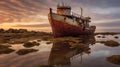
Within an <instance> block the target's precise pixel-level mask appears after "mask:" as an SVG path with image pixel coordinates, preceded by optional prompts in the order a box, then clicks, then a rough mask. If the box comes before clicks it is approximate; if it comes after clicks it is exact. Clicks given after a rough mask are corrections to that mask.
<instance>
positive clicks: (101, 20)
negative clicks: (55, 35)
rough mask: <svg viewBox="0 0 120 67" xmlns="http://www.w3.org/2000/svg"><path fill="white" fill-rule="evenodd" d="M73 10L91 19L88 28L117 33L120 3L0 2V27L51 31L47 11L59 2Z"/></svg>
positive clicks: (84, 0)
mask: <svg viewBox="0 0 120 67" xmlns="http://www.w3.org/2000/svg"><path fill="white" fill-rule="evenodd" d="M62 2H63V3H65V4H67V5H69V6H71V7H72V11H73V12H75V13H77V14H80V7H82V8H83V16H90V17H91V18H92V22H91V23H90V24H91V25H95V26H97V30H96V31H98V32H101V31H108V32H109V31H114V32H118V31H119V32H120V0H0V28H4V29H9V28H16V29H19V28H23V29H24V28H25V29H28V30H36V31H45V32H46V31H47V32H49V31H51V27H50V24H49V21H48V17H47V16H48V13H49V8H53V9H56V6H57V4H58V3H62Z"/></svg>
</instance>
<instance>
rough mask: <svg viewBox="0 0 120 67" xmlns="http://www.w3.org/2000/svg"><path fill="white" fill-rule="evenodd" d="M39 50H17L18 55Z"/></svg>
mask: <svg viewBox="0 0 120 67" xmlns="http://www.w3.org/2000/svg"><path fill="white" fill-rule="evenodd" d="M36 51H38V50H36V49H20V50H19V51H17V52H16V53H17V54H18V55H25V54H28V53H32V52H36Z"/></svg>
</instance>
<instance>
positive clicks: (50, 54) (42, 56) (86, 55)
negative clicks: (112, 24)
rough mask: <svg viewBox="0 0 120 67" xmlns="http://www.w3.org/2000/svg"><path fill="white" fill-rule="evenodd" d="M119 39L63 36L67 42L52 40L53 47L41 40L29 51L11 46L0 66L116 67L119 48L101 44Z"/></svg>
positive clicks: (0, 60)
mask: <svg viewBox="0 0 120 67" xmlns="http://www.w3.org/2000/svg"><path fill="white" fill-rule="evenodd" d="M119 38H120V35H96V36H90V37H88V36H83V37H79V38H78V37H76V38H75V39H74V38H73V39H69V37H68V38H67V37H66V39H68V40H64V39H65V38H63V39H62V40H55V41H54V42H53V44H52V43H51V44H47V41H41V42H39V43H40V44H41V45H39V46H34V47H30V48H29V47H24V46H23V44H14V45H12V47H10V48H9V50H10V52H6V53H5V52H4V53H3V52H2V53H0V67H119V66H120V51H119V50H120V45H116V46H109V45H106V44H105V43H104V42H103V41H107V40H114V41H116V42H118V43H120V39H119ZM35 41H36V40H35ZM18 47H19V48H18ZM2 48H3V47H2ZM2 48H1V49H2ZM1 49H0V52H1ZM7 49H8V48H7ZM24 51H27V52H29V53H24Z"/></svg>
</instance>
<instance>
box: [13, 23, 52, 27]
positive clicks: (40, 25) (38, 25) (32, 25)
mask: <svg viewBox="0 0 120 67" xmlns="http://www.w3.org/2000/svg"><path fill="white" fill-rule="evenodd" d="M13 27H50V25H49V24H31V25H28V24H27V25H24V24H23V25H21V24H19V25H15V26H13Z"/></svg>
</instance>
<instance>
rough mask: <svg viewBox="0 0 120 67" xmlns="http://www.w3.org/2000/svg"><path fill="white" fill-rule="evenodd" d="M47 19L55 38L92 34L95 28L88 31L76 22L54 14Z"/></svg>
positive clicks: (91, 27) (92, 27)
mask: <svg viewBox="0 0 120 67" xmlns="http://www.w3.org/2000/svg"><path fill="white" fill-rule="evenodd" d="M48 19H49V22H50V25H51V27H52V32H53V35H54V36H55V37H62V36H78V35H88V34H93V33H94V32H95V28H96V27H95V26H90V28H89V29H87V28H84V25H82V24H79V23H78V22H77V21H74V20H73V19H71V18H68V17H65V16H62V15H58V14H55V13H50V14H49V15H48Z"/></svg>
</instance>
